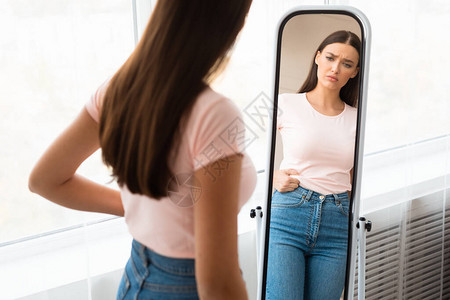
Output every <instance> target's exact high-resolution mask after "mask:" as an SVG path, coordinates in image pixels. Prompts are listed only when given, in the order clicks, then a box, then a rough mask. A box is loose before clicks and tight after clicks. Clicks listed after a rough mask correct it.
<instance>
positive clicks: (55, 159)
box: [28, 108, 123, 216]
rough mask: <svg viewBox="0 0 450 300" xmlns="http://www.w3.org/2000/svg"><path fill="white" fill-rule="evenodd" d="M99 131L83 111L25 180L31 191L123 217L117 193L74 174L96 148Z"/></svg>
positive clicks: (59, 202) (70, 203)
mask: <svg viewBox="0 0 450 300" xmlns="http://www.w3.org/2000/svg"><path fill="white" fill-rule="evenodd" d="M98 130H99V129H98V124H97V123H96V122H95V121H94V120H93V119H92V117H91V116H90V115H89V113H88V112H87V110H86V109H85V108H84V109H83V110H82V111H81V113H80V114H79V115H78V117H77V118H76V119H75V120H74V121H73V122H72V124H70V126H69V127H68V128H67V129H66V130H65V131H64V132H63V133H62V134H61V135H60V136H59V137H58V138H57V139H56V140H55V141H54V142H53V143H52V144H51V145H50V147H49V148H48V149H47V150H46V151H45V153H44V154H43V155H42V156H41V158H40V159H39V161H38V162H37V164H36V165H35V167H34V169H33V171H32V172H31V175H30V177H29V181H28V186H29V189H30V191H32V192H33V193H37V194H39V195H41V196H42V197H44V198H47V199H48V200H50V201H52V202H54V203H57V204H59V205H62V206H65V207H68V208H72V209H77V210H83V211H92V212H100V213H108V214H114V215H118V216H123V206H122V202H121V199H120V192H119V191H117V190H114V189H111V188H108V187H106V186H103V185H101V184H97V183H95V182H93V181H90V180H88V179H86V178H84V177H82V176H80V175H78V174H76V170H77V169H78V167H79V166H80V165H81V163H82V162H83V161H85V160H86V159H87V158H88V157H89V156H90V155H92V154H93V153H94V152H95V151H96V150H97V149H98V148H99V139H98Z"/></svg>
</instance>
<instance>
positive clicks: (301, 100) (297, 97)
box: [278, 93, 306, 108]
mask: <svg viewBox="0 0 450 300" xmlns="http://www.w3.org/2000/svg"><path fill="white" fill-rule="evenodd" d="M305 103H306V94H305V93H283V94H279V95H278V105H279V106H280V107H281V108H282V107H283V106H286V105H288V106H289V107H293V106H302V105H303V104H305Z"/></svg>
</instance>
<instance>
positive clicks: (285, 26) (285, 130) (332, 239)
mask: <svg viewBox="0 0 450 300" xmlns="http://www.w3.org/2000/svg"><path fill="white" fill-rule="evenodd" d="M365 35H366V31H365V29H364V26H363V23H362V22H361V21H360V19H359V18H357V17H356V16H355V14H354V13H351V12H349V11H344V10H326V11H322V10H309V11H308V10H306V11H304V10H300V11H295V12H293V13H290V14H289V15H287V16H286V17H285V18H284V20H283V21H282V22H281V23H280V28H279V33H278V46H277V60H276V69H275V72H276V76H275V87H274V91H275V95H274V104H275V105H274V107H275V108H276V109H275V111H274V116H273V117H274V118H273V122H274V123H273V127H272V129H273V131H272V148H271V159H270V162H271V165H270V170H268V171H269V172H270V174H269V181H270V182H269V184H268V186H269V192H268V198H269V199H268V204H267V213H266V218H267V220H266V232H265V234H266V236H265V251H264V252H265V255H264V276H263V284H262V285H263V292H262V296H263V297H262V298H265V299H318V300H324V299H326V300H333V299H340V298H341V297H343V298H346V294H347V293H346V291H345V288H344V287H345V286H346V281H347V282H348V270H349V267H348V265H349V260H348V257H349V256H351V255H352V251H351V250H350V248H349V247H350V245H351V244H352V243H351V237H352V217H353V214H352V213H353V212H354V209H355V208H354V207H355V205H354V204H355V203H354V202H356V201H358V200H357V199H356V198H355V195H354V189H353V187H354V185H355V184H357V178H356V177H355V176H356V173H357V170H356V168H355V167H356V166H357V162H358V160H357V155H356V154H357V151H361V150H362V149H361V148H360V147H359V146H360V145H359V144H358V141H360V139H361V136H360V133H361V130H360V129H361V122H362V120H361V116H362V111H361V107H362V105H361V104H362V101H364V97H363V84H362V83H363V78H364V76H365V69H364V58H365V56H364V53H365V47H366V46H367V45H366V36H365Z"/></svg>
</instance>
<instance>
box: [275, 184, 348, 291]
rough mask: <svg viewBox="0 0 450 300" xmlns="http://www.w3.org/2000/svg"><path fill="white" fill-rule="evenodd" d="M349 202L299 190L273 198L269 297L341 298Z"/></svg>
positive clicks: (345, 197)
mask: <svg viewBox="0 0 450 300" xmlns="http://www.w3.org/2000/svg"><path fill="white" fill-rule="evenodd" d="M348 212H349V198H348V194H347V193H341V194H330V195H322V194H319V193H317V192H314V191H311V190H307V189H304V188H302V187H298V188H297V189H295V190H294V191H292V192H287V193H280V192H278V191H275V192H274V193H273V195H272V205H271V217H270V233H269V253H268V265H267V266H268V267H267V284H266V299H272V300H278V299H280V300H281V299H299V300H301V299H305V300H334V299H336V300H338V299H339V298H340V296H341V294H342V291H343V288H344V285H345V271H346V263H347V238H348V236H347V235H348V222H349V217H348Z"/></svg>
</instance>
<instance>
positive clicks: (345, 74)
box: [315, 43, 359, 89]
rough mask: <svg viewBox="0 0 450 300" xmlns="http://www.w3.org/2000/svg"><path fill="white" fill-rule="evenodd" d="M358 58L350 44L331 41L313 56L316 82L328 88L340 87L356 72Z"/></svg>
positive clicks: (357, 69)
mask: <svg viewBox="0 0 450 300" xmlns="http://www.w3.org/2000/svg"><path fill="white" fill-rule="evenodd" d="M358 60H359V54H358V51H357V50H356V49H355V48H353V46H351V45H347V44H342V43H333V44H329V45H327V46H325V48H323V50H322V52H320V51H318V52H317V54H316V58H315V63H316V64H317V66H318V69H317V79H318V84H321V85H322V86H323V87H326V88H329V89H341V88H342V87H343V86H344V85H345V84H346V83H347V81H348V80H349V79H350V78H354V77H355V76H356V75H357V74H358V71H359V67H358Z"/></svg>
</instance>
